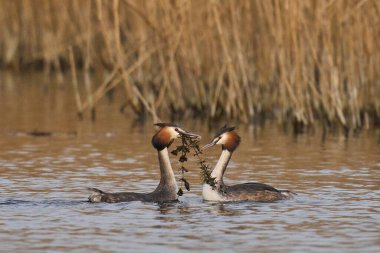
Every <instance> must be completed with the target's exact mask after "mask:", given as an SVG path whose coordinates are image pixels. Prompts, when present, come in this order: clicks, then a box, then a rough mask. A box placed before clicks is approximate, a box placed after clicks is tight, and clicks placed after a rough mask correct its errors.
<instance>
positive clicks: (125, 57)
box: [0, 0, 380, 130]
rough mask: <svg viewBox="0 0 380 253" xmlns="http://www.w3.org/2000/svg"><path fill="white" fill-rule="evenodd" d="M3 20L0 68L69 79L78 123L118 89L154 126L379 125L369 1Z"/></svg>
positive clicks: (6, 7) (131, 4)
mask: <svg viewBox="0 0 380 253" xmlns="http://www.w3.org/2000/svg"><path fill="white" fill-rule="evenodd" d="M0 17H1V18H0V29H1V31H2V36H1V39H0V64H1V66H2V67H4V68H5V67H6V68H14V69H21V70H22V69H24V68H42V69H44V70H45V71H47V72H50V71H55V72H62V73H64V72H65V71H71V73H72V76H73V86H74V88H75V90H76V91H77V94H76V103H77V108H78V112H79V113H80V114H82V113H83V112H86V111H87V110H92V111H94V108H95V107H96V104H97V103H98V102H99V101H100V100H101V99H102V98H103V97H104V96H105V95H106V94H107V93H108V92H110V91H111V90H115V89H116V90H117V92H124V93H125V106H129V107H130V108H132V109H133V111H134V112H135V113H136V114H137V115H151V116H152V117H153V119H154V120H159V118H158V115H164V116H165V117H168V115H182V116H199V117H203V118H208V119H224V120H225V119H231V120H235V121H241V122H257V121H260V120H262V119H266V118H272V119H276V120H278V122H281V123H288V122H291V123H293V124H294V126H298V127H305V126H306V127H307V126H313V125H316V123H318V124H321V125H322V126H324V127H329V126H342V127H343V128H344V129H346V130H350V129H361V128H363V127H365V128H370V127H371V126H374V125H376V126H379V125H380V120H379V119H380V96H379V95H380V1H377V0H355V1H353V0H273V1H267V0H252V1H248V0H247V1H243V0H242V1H233V0H224V1H222V0H220V1H218V0H213V1H212V0H210V1H202V0H192V1H190V0H188V1H187V0H182V1H180V0H178V1H169V0H160V1H153V0H152V1H150V0H145V1H144V0H112V1H108V0H81V1H79V0H66V1H61V0H14V1H6V0H2V1H0ZM78 69H79V70H80V71H84V72H88V73H93V72H96V73H104V74H103V80H104V81H103V82H102V83H91V82H89V81H88V80H87V81H84V82H80V81H78V80H77V73H76V72H77V71H78ZM82 86H83V87H84V88H83V89H84V90H85V91H86V92H84V93H81V94H79V93H80V92H79V90H80V88H81V87H82ZM120 88H121V89H120Z"/></svg>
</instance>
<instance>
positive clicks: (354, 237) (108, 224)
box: [0, 73, 380, 252]
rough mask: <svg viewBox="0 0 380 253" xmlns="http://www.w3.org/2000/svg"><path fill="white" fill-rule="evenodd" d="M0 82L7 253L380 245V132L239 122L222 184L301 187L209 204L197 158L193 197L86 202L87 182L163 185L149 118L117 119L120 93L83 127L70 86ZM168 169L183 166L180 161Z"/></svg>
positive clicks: (1, 245)
mask: <svg viewBox="0 0 380 253" xmlns="http://www.w3.org/2000/svg"><path fill="white" fill-rule="evenodd" d="M52 79H54V78H52ZM0 80H1V82H0V115H2V116H1V119H0V213H1V216H0V252H89V251H93V252H189V251H197V252H232V251H235V252H379V250H380V145H379V132H378V131H371V132H363V133H362V134H361V135H360V136H359V137H357V138H353V137H350V138H348V139H346V138H343V137H341V136H333V135H328V136H327V138H326V139H325V140H322V138H321V134H319V133H314V134H311V135H310V134H308V135H299V136H297V137H295V136H292V135H291V134H285V133H283V132H282V131H281V130H279V129H278V128H277V127H276V126H269V125H268V126H265V127H262V128H259V129H256V128H250V127H246V126H239V125H237V131H238V133H239V134H240V135H241V137H242V143H241V145H240V147H239V148H238V149H237V151H236V152H235V153H234V155H233V157H232V161H231V162H230V166H229V168H228V170H227V174H226V180H225V181H226V183H227V184H234V183H242V182H247V181H256V182H262V183H268V184H270V185H272V186H275V187H276V188H279V189H288V190H292V191H294V192H296V193H297V194H298V195H297V196H296V197H295V198H294V199H292V200H286V201H279V202H275V203H254V202H246V203H224V204H223V203H213V202H205V201H203V200H202V196H201V185H200V177H199V169H198V167H197V163H196V161H195V159H191V160H190V161H189V162H188V165H187V167H188V168H189V169H190V172H189V173H187V175H186V178H187V179H188V181H189V182H190V184H191V191H190V192H185V195H184V196H182V197H180V199H179V201H178V202H176V203H167V204H157V203H142V202H130V203H116V204H106V203H98V204H91V203H88V202H86V200H87V197H88V196H89V194H90V192H88V191H87V189H86V187H97V188H100V189H102V190H105V191H136V192H148V191H151V190H153V189H154V188H155V187H156V185H157V184H158V180H159V170H158V165H157V160H156V152H155V150H154V149H153V147H152V146H151V144H150V140H151V137H152V135H153V134H154V131H155V130H154V128H153V126H152V123H151V122H147V123H146V124H143V125H141V124H135V123H134V122H133V116H131V115H125V114H121V113H120V112H119V110H118V107H119V106H120V104H121V102H120V101H121V97H120V98H119V97H117V96H115V98H114V100H113V102H110V101H108V100H105V101H102V102H101V103H100V105H99V107H98V113H97V120H96V121H95V122H94V123H91V121H90V120H88V118H89V117H88V115H85V119H84V120H83V121H79V120H78V119H77V117H76V115H75V104H74V96H73V93H72V91H71V86H70V85H71V84H70V82H67V81H65V80H64V81H63V83H62V84H58V83H56V82H55V81H54V80H50V79H46V78H43V77H41V76H35V75H32V76H29V75H25V76H21V77H15V76H14V75H13V74H11V73H2V74H1V76H0ZM181 125H182V126H183V127H184V128H187V129H189V130H192V131H194V132H197V133H200V134H201V135H202V136H203V139H202V143H206V142H207V141H209V140H210V138H211V137H212V136H213V134H214V132H215V130H216V129H211V130H210V129H208V128H206V127H205V126H203V125H202V124H201V123H199V122H197V121H190V120H188V121H183V122H181ZM31 131H48V132H51V133H52V135H50V136H41V137H34V136H31V135H28V132H31ZM177 143H179V142H178V141H177ZM173 147H174V146H173ZM173 147H172V148H173ZM219 154H220V149H219V148H212V149H210V150H207V152H206V153H205V154H204V157H205V158H206V159H207V161H209V163H210V164H212V165H214V164H215V162H216V160H217V159H218V156H219ZM172 165H173V168H179V164H178V162H177V160H176V157H173V159H172ZM177 174H178V175H179V172H178V173H177Z"/></svg>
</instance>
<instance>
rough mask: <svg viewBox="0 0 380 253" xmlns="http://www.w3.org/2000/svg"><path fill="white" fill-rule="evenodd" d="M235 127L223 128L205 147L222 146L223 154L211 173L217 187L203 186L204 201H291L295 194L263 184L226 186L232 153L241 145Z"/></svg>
mask: <svg viewBox="0 0 380 253" xmlns="http://www.w3.org/2000/svg"><path fill="white" fill-rule="evenodd" d="M234 129H235V128H234V127H227V126H224V127H222V128H221V129H220V130H219V131H218V132H217V134H216V135H215V137H214V138H213V140H212V141H211V142H210V143H208V144H207V145H205V146H204V147H203V149H206V148H209V147H212V146H214V145H221V146H222V154H221V156H220V158H219V160H218V162H217V164H216V165H215V167H214V169H213V170H212V172H211V177H212V178H215V182H216V185H215V187H211V186H210V185H208V184H206V183H205V184H203V190H202V195H203V199H204V200H209V201H222V202H225V201H258V202H272V201H276V200H282V199H289V198H291V197H292V195H293V193H291V192H290V191H286V190H277V189H276V188H274V187H272V186H270V185H267V184H262V183H244V184H237V185H231V186H228V185H225V184H224V182H223V176H224V173H225V171H226V169H227V165H228V162H229V161H230V159H231V156H232V153H233V152H234V151H235V150H236V148H237V147H238V146H239V144H240V136H239V135H238V134H237V133H236V132H235V131H234Z"/></svg>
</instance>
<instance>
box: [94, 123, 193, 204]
mask: <svg viewBox="0 0 380 253" xmlns="http://www.w3.org/2000/svg"><path fill="white" fill-rule="evenodd" d="M155 125H156V126H158V127H159V130H158V131H157V133H156V134H155V135H154V136H153V138H152V145H153V147H154V148H155V149H156V150H157V154H158V161H159V167H160V183H159V184H158V186H157V187H156V189H155V190H154V191H153V192H150V193H137V192H115V193H108V192H104V191H102V190H99V189H96V188H89V189H90V190H92V191H94V192H95V193H93V194H91V195H90V196H89V198H88V200H89V201H90V202H108V203H114V202H126V201H144V202H167V201H168V202H169V201H176V200H177V198H178V195H177V192H178V186H177V182H176V179H175V175H174V172H173V169H172V166H171V163H170V159H169V152H168V147H169V146H170V145H171V144H172V142H173V141H174V140H175V139H176V138H179V137H180V136H181V135H185V136H187V137H190V138H199V137H200V136H199V135H197V134H194V133H190V132H187V131H185V130H183V129H182V128H180V127H178V126H177V125H176V124H174V123H158V124H155Z"/></svg>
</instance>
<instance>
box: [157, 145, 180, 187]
mask: <svg viewBox="0 0 380 253" xmlns="http://www.w3.org/2000/svg"><path fill="white" fill-rule="evenodd" d="M158 161H159V163H160V176H161V179H160V184H159V186H158V187H163V186H172V187H173V188H175V189H177V182H176V180H175V176H174V172H173V169H172V165H171V164H170V160H169V152H168V148H164V149H162V150H159V151H158Z"/></svg>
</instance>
